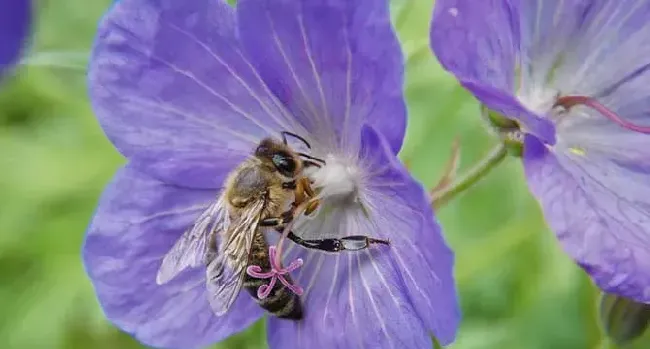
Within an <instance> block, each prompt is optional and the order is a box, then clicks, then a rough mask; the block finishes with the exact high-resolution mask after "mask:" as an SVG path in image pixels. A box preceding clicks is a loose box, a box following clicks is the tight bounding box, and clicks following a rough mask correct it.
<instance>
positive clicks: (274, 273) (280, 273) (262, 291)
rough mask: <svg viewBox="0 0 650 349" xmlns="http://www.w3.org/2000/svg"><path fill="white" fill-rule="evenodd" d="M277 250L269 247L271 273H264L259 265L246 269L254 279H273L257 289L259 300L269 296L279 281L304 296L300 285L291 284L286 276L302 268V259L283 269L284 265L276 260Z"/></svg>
mask: <svg viewBox="0 0 650 349" xmlns="http://www.w3.org/2000/svg"><path fill="white" fill-rule="evenodd" d="M276 254H277V251H276V248H275V246H270V247H269V261H270V262H271V271H269V272H267V273H263V272H262V267H260V266H259V265H251V266H249V267H248V268H246V273H247V274H248V275H250V276H252V277H254V278H258V279H271V281H270V282H269V284H268V285H262V286H260V287H259V288H258V289H257V298H259V299H264V298H266V297H268V296H269V294H270V293H271V290H273V286H275V284H276V283H277V281H278V280H280V282H281V283H282V284H283V285H284V286H286V287H287V288H288V289H290V290H291V291H292V292H293V293H295V294H297V295H299V296H300V295H302V294H303V292H304V290H303V289H302V287H300V286H298V285H293V284H291V283H290V282H289V281H288V280H287V279H286V278H285V277H284V275H286V274H289V273H290V272H292V271H294V270H296V269H298V268H300V266H302V264H303V261H302V259H300V258H298V259H296V260H294V261H293V262H291V264H289V266H288V267H287V268H283V267H282V265H280V264H278V262H277V261H278V259H276V257H275V256H276Z"/></svg>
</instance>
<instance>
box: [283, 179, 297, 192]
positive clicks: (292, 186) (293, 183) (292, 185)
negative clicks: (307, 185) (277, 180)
mask: <svg viewBox="0 0 650 349" xmlns="http://www.w3.org/2000/svg"><path fill="white" fill-rule="evenodd" d="M282 189H287V190H296V181H295V180H292V181H289V182H284V183H282Z"/></svg>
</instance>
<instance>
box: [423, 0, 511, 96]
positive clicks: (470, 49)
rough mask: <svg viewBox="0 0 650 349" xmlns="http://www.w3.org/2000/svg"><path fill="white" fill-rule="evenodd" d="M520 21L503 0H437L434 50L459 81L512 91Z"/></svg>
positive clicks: (433, 28)
mask: <svg viewBox="0 0 650 349" xmlns="http://www.w3.org/2000/svg"><path fill="white" fill-rule="evenodd" d="M517 21H518V18H517V13H513V9H512V8H511V6H510V4H508V2H507V1H504V0H483V1H473V0H437V1H436V4H435V8H434V13H433V19H432V25H431V33H430V35H431V37H430V39H431V48H432V49H433V51H434V53H435V54H436V56H437V57H438V60H439V61H440V64H442V66H443V67H444V68H445V69H447V70H449V71H451V72H452V73H453V74H454V75H456V77H458V79H459V80H462V81H472V82H474V83H483V84H485V85H488V86H492V87H494V88H496V89H501V90H503V91H513V90H514V82H515V81H514V69H515V64H516V55H517V44H518V40H519V39H518V38H517V35H516V33H517V32H516V30H517V27H518V23H517Z"/></svg>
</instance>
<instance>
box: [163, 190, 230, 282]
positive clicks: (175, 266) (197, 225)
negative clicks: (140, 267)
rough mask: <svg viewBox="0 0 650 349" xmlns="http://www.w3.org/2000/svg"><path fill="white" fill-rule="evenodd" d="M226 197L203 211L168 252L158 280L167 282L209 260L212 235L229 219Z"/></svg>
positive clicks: (221, 228)
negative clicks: (185, 270)
mask: <svg viewBox="0 0 650 349" xmlns="http://www.w3.org/2000/svg"><path fill="white" fill-rule="evenodd" d="M224 200H225V199H223V198H220V199H219V200H217V201H216V202H214V203H213V204H211V205H210V206H208V208H207V209H206V210H205V211H203V213H201V215H200V216H199V218H198V219H197V220H196V222H194V224H193V225H192V226H191V227H190V228H189V229H187V230H186V231H185V232H184V233H183V235H182V236H181V237H180V239H178V241H176V244H174V246H173V247H172V248H171V250H169V252H167V254H166V255H165V257H164V258H163V261H162V263H161V265H160V269H158V275H157V276H156V282H157V283H158V284H159V285H162V284H164V283H167V282H168V281H169V280H171V279H173V278H174V277H176V275H178V273H180V272H181V271H183V270H184V269H185V268H188V267H192V268H194V267H198V266H201V265H205V264H206V263H207V262H208V258H207V256H208V253H209V252H210V251H209V247H210V246H209V245H210V239H211V235H213V234H215V233H218V232H219V231H221V230H223V226H224V225H225V224H226V220H227V216H228V215H227V208H226V206H225V204H224V203H225V201H224Z"/></svg>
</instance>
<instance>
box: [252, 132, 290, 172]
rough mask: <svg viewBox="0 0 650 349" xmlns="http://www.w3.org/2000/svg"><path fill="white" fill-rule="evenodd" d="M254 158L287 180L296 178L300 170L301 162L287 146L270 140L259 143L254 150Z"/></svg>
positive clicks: (266, 139)
mask: <svg viewBox="0 0 650 349" xmlns="http://www.w3.org/2000/svg"><path fill="white" fill-rule="evenodd" d="M255 156H256V157H257V158H258V159H260V160H261V161H262V163H264V164H265V165H267V166H269V167H272V168H274V169H276V170H277V171H278V172H280V174H282V175H283V176H285V177H288V178H294V177H296V175H297V174H298V173H299V172H300V171H301V170H302V161H301V160H300V158H299V157H298V156H297V155H296V154H295V153H294V152H293V151H292V150H291V149H290V148H289V146H288V145H286V144H284V143H282V142H281V141H277V140H275V139H272V138H265V139H263V140H262V141H261V142H260V144H259V145H258V146H257V149H255Z"/></svg>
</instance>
